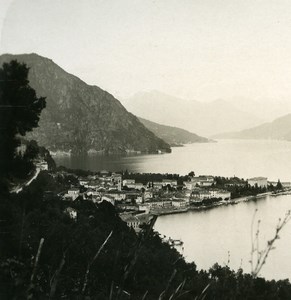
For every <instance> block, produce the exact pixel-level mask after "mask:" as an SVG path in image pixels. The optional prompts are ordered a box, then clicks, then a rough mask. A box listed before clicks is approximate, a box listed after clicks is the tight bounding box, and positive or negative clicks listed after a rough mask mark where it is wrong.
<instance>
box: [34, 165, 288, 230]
mask: <svg viewBox="0 0 291 300" xmlns="http://www.w3.org/2000/svg"><path fill="white" fill-rule="evenodd" d="M37 168H38V169H39V170H40V171H47V170H48V169H49V168H48V165H47V163H46V162H44V161H43V162H38V164H37ZM81 173H82V174H80V170H68V169H66V168H64V167H60V168H58V169H57V170H56V171H54V172H52V173H51V175H52V176H53V177H55V179H57V181H61V180H62V178H63V179H64V178H66V180H67V181H66V185H67V186H69V187H68V188H67V189H65V190H63V191H61V192H58V193H57V196H58V197H60V198H61V199H62V200H65V201H68V202H70V201H78V200H86V201H91V202H93V203H101V202H103V201H106V202H109V203H111V204H112V205H113V206H114V207H115V209H116V211H117V212H118V214H119V216H120V218H121V219H122V220H123V221H124V222H126V223H127V225H128V226H129V227H131V228H133V229H134V230H135V231H136V232H138V231H139V230H140V226H141V225H142V224H145V223H148V222H149V220H150V219H151V218H152V216H154V215H163V214H174V213H183V212H187V211H189V210H201V209H208V208H212V207H216V206H220V205H228V204H236V203H238V202H241V201H249V200H253V199H256V198H257V197H259V196H264V195H266V194H273V195H277V194H278V193H284V192H285V193H286V192H288V191H289V190H290V189H291V182H280V180H278V181H277V182H275V181H268V178H266V177H254V178H249V179H247V180H245V179H240V178H238V177H230V178H225V177H219V176H213V175H197V176H196V175H195V173H194V172H193V171H192V172H190V173H189V174H188V175H185V176H180V175H178V174H151V173H150V174H147V173H141V174H140V173H129V172H128V171H125V172H119V173H115V172H109V171H106V170H103V171H100V172H90V171H82V172H81ZM68 178H70V179H69V180H68ZM53 196H54V193H53V192H52V191H47V192H46V197H47V198H50V197H53ZM66 212H67V213H68V214H69V216H70V217H71V218H73V219H74V218H77V211H76V210H75V209H74V208H72V207H70V206H68V207H67V208H66Z"/></svg>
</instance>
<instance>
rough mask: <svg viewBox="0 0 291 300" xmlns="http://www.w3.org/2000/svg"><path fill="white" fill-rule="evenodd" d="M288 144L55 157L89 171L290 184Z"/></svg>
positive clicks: (238, 143)
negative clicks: (258, 178) (191, 175)
mask: <svg viewBox="0 0 291 300" xmlns="http://www.w3.org/2000/svg"><path fill="white" fill-rule="evenodd" d="M290 157H291V143H290V142H286V141H273V140H259V141H253V140H219V141H218V142H217V143H206V144H191V145H186V146H185V147H180V148H172V153H171V154H162V155H137V156H121V155H117V156H87V157H84V156H82V157H80V156H77V157H54V159H55V161H56V162H57V164H58V165H64V166H66V167H69V168H74V169H77V168H79V169H85V170H92V171H100V170H104V169H105V170H110V171H121V170H126V169H127V170H128V171H131V172H141V173H142V172H144V173H145V172H151V173H178V174H181V175H184V174H188V173H189V172H190V171H192V170H193V171H194V172H195V173H196V174H197V175H198V174H211V175H219V176H227V177H229V176H234V175H235V176H238V177H240V178H250V177H254V176H266V177H268V179H270V180H275V181H277V180H278V179H280V180H281V181H291V160H290Z"/></svg>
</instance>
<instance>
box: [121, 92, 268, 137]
mask: <svg viewBox="0 0 291 300" xmlns="http://www.w3.org/2000/svg"><path fill="white" fill-rule="evenodd" d="M122 103H123V104H124V106H125V107H126V108H127V109H128V110H129V111H130V112H132V113H133V114H135V115H137V116H139V117H141V118H145V119H148V120H151V121H153V122H157V123H160V124H163V125H169V124H171V126H176V127H180V128H183V129H186V130H189V131H191V132H195V133H197V134H200V135H204V136H211V135H213V134H216V133H220V132H226V131H229V130H230V129H233V130H235V131H238V130H242V129H245V128H248V127H252V126H256V125H258V124H260V123H262V122H263V121H264V120H262V119H261V118H258V117H257V116H255V115H253V114H251V113H249V112H245V111H243V110H241V109H239V108H238V107H236V106H235V105H232V104H231V103H230V102H227V101H224V100H215V101H212V102H199V101H194V100H193V101H192V100H191V101H190V100H184V99H180V98H176V97H173V96H169V95H166V94H163V93H161V92H158V91H152V92H141V93H137V94H135V95H134V96H132V97H131V98H129V99H124V100H122Z"/></svg>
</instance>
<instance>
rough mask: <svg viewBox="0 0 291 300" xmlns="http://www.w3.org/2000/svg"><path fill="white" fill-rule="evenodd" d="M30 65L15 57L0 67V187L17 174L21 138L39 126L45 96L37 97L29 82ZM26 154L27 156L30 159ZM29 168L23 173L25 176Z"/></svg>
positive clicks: (21, 157) (27, 154)
mask: <svg viewBox="0 0 291 300" xmlns="http://www.w3.org/2000/svg"><path fill="white" fill-rule="evenodd" d="M28 72H29V68H28V67H27V66H26V65H25V64H23V63H19V62H17V61H16V60H12V61H11V62H10V63H4V64H3V66H2V68H0V140H1V143H0V188H2V189H3V188H5V187H6V189H7V186H8V182H9V181H11V179H12V178H13V177H15V171H16V170H17V174H18V175H19V174H20V173H21V172H20V171H21V170H19V161H21V159H23V156H24V155H21V154H19V153H18V152H17V148H18V147H19V146H20V145H21V142H20V137H21V136H25V134H26V133H27V132H29V131H32V130H33V128H35V127H37V126H38V121H39V116H40V113H41V111H42V109H43V108H45V105H46V102H45V98H43V97H37V95H36V92H35V90H34V89H33V88H32V87H30V85H29V81H28ZM29 152H30V153H26V159H28V158H29V159H32V155H31V154H32V153H31V149H29ZM28 171H29V170H26V171H25V172H24V174H23V175H24V176H25V175H27V173H28Z"/></svg>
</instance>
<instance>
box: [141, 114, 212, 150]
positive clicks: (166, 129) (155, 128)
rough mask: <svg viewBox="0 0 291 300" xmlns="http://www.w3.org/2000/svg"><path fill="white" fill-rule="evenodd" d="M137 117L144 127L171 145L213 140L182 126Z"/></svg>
mask: <svg viewBox="0 0 291 300" xmlns="http://www.w3.org/2000/svg"><path fill="white" fill-rule="evenodd" d="M138 119H139V120H140V121H141V122H142V123H143V124H144V125H145V127H147V128H148V129H149V130H150V131H152V132H153V133H154V134H155V135H156V136H158V137H159V138H161V139H162V140H164V141H165V142H166V143H168V144H169V145H171V147H175V146H181V145H183V144H191V143H209V142H213V141H212V140H209V139H208V138H205V137H202V136H199V135H197V134H195V133H192V132H189V131H187V130H185V129H182V128H178V127H174V126H167V125H161V124H158V123H156V122H152V121H149V120H146V119H143V118H138Z"/></svg>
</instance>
